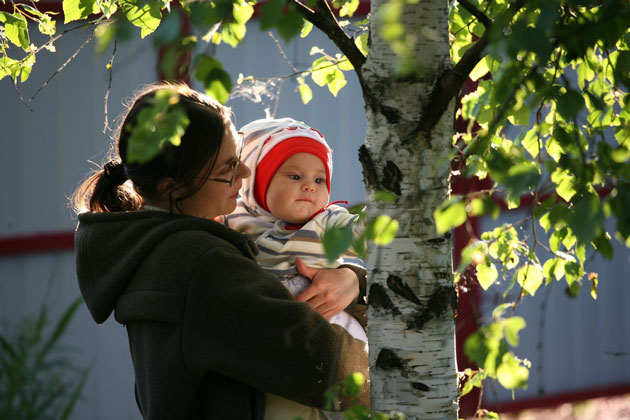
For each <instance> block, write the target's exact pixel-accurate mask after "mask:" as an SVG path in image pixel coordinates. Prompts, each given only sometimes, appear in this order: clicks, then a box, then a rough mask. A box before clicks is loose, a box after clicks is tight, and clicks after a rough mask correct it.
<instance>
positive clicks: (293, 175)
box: [289, 174, 300, 181]
mask: <svg viewBox="0 0 630 420" xmlns="http://www.w3.org/2000/svg"><path fill="white" fill-rule="evenodd" d="M289 178H290V179H292V180H294V181H298V180H299V179H300V176H299V175H295V174H292V175H289Z"/></svg>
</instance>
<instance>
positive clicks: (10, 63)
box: [0, 56, 21, 80]
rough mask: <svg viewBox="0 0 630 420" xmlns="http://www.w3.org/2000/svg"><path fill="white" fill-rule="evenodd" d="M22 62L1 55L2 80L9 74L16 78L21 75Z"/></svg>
mask: <svg viewBox="0 0 630 420" xmlns="http://www.w3.org/2000/svg"><path fill="white" fill-rule="evenodd" d="M20 71H21V69H20V62H19V61H17V60H13V59H12V58H9V57H7V56H4V57H0V80H1V79H4V78H5V77H7V76H10V77H13V78H14V79H16V78H17V77H18V76H19V75H20Z"/></svg>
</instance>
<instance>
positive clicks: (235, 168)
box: [199, 132, 245, 187]
mask: <svg viewBox="0 0 630 420" xmlns="http://www.w3.org/2000/svg"><path fill="white" fill-rule="evenodd" d="M238 135H239V137H240V138H241V147H240V150H239V151H238V157H237V158H236V162H234V163H232V176H231V177H230V179H224V178H202V179H205V180H206V181H214V182H224V183H226V184H230V187H231V186H232V185H234V178H236V173H237V172H238V166H239V164H240V163H241V156H242V154H243V145H244V143H245V142H244V141H243V133H241V132H239V133H238ZM199 178H201V177H199Z"/></svg>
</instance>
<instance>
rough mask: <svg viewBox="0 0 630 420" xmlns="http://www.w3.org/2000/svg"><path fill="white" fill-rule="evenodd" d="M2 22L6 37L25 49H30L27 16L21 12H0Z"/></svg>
mask: <svg viewBox="0 0 630 420" xmlns="http://www.w3.org/2000/svg"><path fill="white" fill-rule="evenodd" d="M0 22H4V34H5V35H6V37H7V38H8V39H9V41H11V42H12V43H13V44H15V45H16V46H17V47H21V48H22V49H23V50H26V49H28V46H29V43H30V39H29V36H28V25H27V23H26V18H25V17H24V16H22V15H21V14H19V13H16V14H14V15H13V14H11V13H7V12H0Z"/></svg>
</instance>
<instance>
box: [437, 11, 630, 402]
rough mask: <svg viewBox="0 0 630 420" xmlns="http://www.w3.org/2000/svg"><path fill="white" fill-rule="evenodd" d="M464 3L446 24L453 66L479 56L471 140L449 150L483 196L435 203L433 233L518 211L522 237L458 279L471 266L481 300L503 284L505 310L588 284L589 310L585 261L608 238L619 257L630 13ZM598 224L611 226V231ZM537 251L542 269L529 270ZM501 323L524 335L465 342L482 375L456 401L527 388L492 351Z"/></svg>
mask: <svg viewBox="0 0 630 420" xmlns="http://www.w3.org/2000/svg"><path fill="white" fill-rule="evenodd" d="M463 3H464V2H459V3H453V5H452V7H451V11H450V25H451V33H452V34H453V35H454V42H453V43H452V45H451V53H452V57H453V59H454V60H455V61H458V60H460V59H462V57H463V56H464V54H465V53H466V51H467V50H468V49H470V48H471V46H472V45H474V44H475V42H476V40H478V39H481V40H484V42H487V44H486V46H485V48H484V50H483V54H482V58H481V59H480V60H479V62H478V63H477V65H476V67H475V68H474V69H473V70H472V72H471V75H470V76H471V78H472V79H473V80H475V81H476V87H475V88H473V89H472V90H471V91H470V92H468V93H466V94H465V96H464V97H463V98H462V101H461V108H460V109H459V111H458V116H459V117H460V118H462V119H464V120H466V121H467V122H468V130H467V131H466V132H465V133H460V134H458V135H456V136H455V137H454V145H455V146H456V149H457V152H456V154H455V155H454V159H455V160H456V162H458V164H459V170H460V171H461V173H462V174H463V175H464V176H467V177H472V176H477V177H479V178H482V179H483V178H486V177H489V178H491V179H492V181H493V183H494V185H493V187H492V188H491V189H490V190H487V191H482V192H476V193H473V194H469V195H466V196H456V197H452V198H451V199H450V200H449V201H448V202H446V203H444V205H443V206H442V207H441V208H440V209H438V210H437V211H436V212H435V218H436V224H437V227H438V230H439V231H441V232H446V231H448V230H450V229H452V228H454V227H456V226H459V225H462V224H464V223H466V221H467V220H468V218H469V217H476V216H479V215H483V214H492V215H494V216H495V217H496V211H497V205H496V204H495V203H493V202H496V201H498V202H501V201H503V202H505V204H506V206H507V207H508V208H509V209H513V208H516V207H519V206H520V204H521V201H522V200H524V199H527V200H528V201H531V204H528V205H527V214H528V215H527V219H526V220H525V221H523V222H521V226H519V227H518V229H517V226H516V225H514V224H505V225H503V226H500V227H497V228H495V229H494V230H493V231H490V232H485V233H483V234H482V235H481V237H480V238H478V239H477V240H476V241H475V242H473V243H471V244H470V245H469V246H468V247H467V248H466V249H465V250H464V251H463V253H462V263H461V264H460V267H459V270H458V272H459V273H460V274H462V273H463V272H464V270H465V269H466V267H467V266H468V265H469V264H473V265H474V267H475V272H476V275H477V279H478V281H479V284H480V285H481V286H482V288H484V289H488V288H490V287H492V286H494V285H496V284H499V283H500V282H501V280H502V279H503V278H507V279H509V281H508V282H507V287H505V290H504V294H503V296H504V298H507V296H508V292H509V291H510V290H512V288H513V287H515V286H516V285H518V286H519V287H520V293H519V294H518V296H519V298H518V299H519V300H520V298H521V297H522V296H527V295H534V294H535V293H536V291H537V290H538V289H539V288H540V287H543V286H545V285H548V284H549V283H551V282H552V281H554V280H556V281H559V280H561V279H563V278H564V280H565V281H566V284H567V293H568V294H569V295H570V296H576V295H577V293H578V291H579V288H580V285H581V283H583V282H584V280H585V279H586V280H587V281H588V283H589V284H590V286H591V295H592V296H593V298H596V297H597V282H598V277H597V274H596V273H588V272H587V271H586V269H585V265H584V264H585V261H586V259H587V255H590V254H592V253H595V252H598V253H600V254H601V255H603V256H604V257H606V258H611V257H612V254H613V248H612V244H611V240H612V239H613V237H614V238H616V239H617V240H619V241H621V242H622V243H625V244H626V245H630V229H629V226H630V223H629V222H630V219H629V217H630V216H629V214H628V212H627V211H626V210H624V208H627V207H625V205H626V204H628V200H630V194H629V193H630V177H629V176H630V164H629V160H628V158H629V157H630V142H629V139H630V128H629V127H630V124H629V121H630V97H629V96H628V88H630V78H629V77H628V74H630V44H629V42H630V30H629V29H628V28H629V27H630V4H628V3H627V2H624V1H616V0H613V1H606V2H594V1H579V0H573V1H560V0H552V1H550V0H545V1H540V0H538V1H528V2H520V3H519V2H507V1H493V2H490V3H488V4H487V5H486V4H482V3H481V2H477V1H472V2H470V4H471V5H472V6H473V7H465V6H466V5H464V4H463ZM465 3H468V2H465ZM517 3H518V5H519V6H520V7H516V4H517ZM474 10H477V11H483V12H484V13H485V16H487V18H488V22H486V24H484V22H482V20H480V18H479V16H474V15H473V14H472V11H474ZM576 34H578V35H576ZM608 218H613V219H615V220H616V226H615V227H614V228H613V230H611V231H608V230H607V229H606V226H605V221H606V219H608ZM537 226H539V227H540V228H542V230H543V231H544V233H545V235H540V233H539V232H538V231H537V229H538V227H537ZM523 232H524V233H525V234H523ZM540 250H545V251H547V252H549V253H550V254H551V256H550V257H549V258H547V259H546V260H540V255H541V253H540V252H539V251H540ZM516 319H518V318H516ZM506 322H510V323H515V322H517V323H518V325H520V322H521V321H515V318H514V317H512V318H507V319H501V320H495V321H494V322H493V323H492V324H490V325H487V326H484V327H482V328H481V329H480V330H479V331H478V332H477V333H475V334H473V335H472V336H471V337H470V338H469V339H468V340H467V342H466V345H465V349H466V353H467V355H468V356H469V357H470V358H471V360H474V361H475V362H476V363H478V365H479V366H480V367H481V368H480V370H479V371H467V372H465V376H467V378H468V381H467V382H466V383H465V385H464V388H463V392H464V393H465V392H468V391H469V390H470V389H471V388H472V387H473V386H480V385H481V382H482V379H483V378H484V377H486V376H489V377H498V379H499V382H501V384H502V385H504V386H505V387H507V388H514V387H518V386H521V385H523V384H524V383H525V380H526V377H527V375H526V367H527V363H524V362H522V361H519V360H518V359H517V358H516V357H515V356H513V355H511V353H510V352H509V351H508V346H507V344H512V345H514V344H513V343H510V340H503V338H507V337H502V331H506V329H505V325H506V324H505V323H506ZM491 349H494V350H491ZM493 351H494V352H493ZM506 363H507V364H506ZM501 366H506V367H505V368H504V369H503V373H504V374H505V373H506V372H509V375H507V376H506V375H502V374H501V371H500V370H499V367H501Z"/></svg>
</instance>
